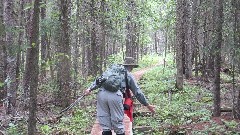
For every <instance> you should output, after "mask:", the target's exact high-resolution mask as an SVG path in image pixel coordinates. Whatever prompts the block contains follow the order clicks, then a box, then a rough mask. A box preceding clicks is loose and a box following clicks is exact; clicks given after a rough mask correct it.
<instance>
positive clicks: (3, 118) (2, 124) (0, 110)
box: [0, 63, 240, 135]
mask: <svg viewBox="0 0 240 135" xmlns="http://www.w3.org/2000/svg"><path fill="white" fill-rule="evenodd" d="M160 64H163V63H160ZM155 66H158V65H154V66H151V67H148V68H144V69H141V70H138V71H135V72H134V73H133V74H134V76H135V79H136V80H139V79H140V78H141V77H142V75H143V74H144V73H146V72H147V71H149V70H151V69H152V68H154V67H155ZM184 81H185V82H187V83H188V84H191V85H200V86H201V87H203V88H207V89H209V91H211V87H212V86H211V83H209V82H202V81H198V79H197V78H192V79H189V80H184ZM237 84H240V82H238V83H237ZM221 88H223V89H224V92H221V106H222V107H223V108H229V107H231V106H232V99H231V97H232V95H231V94H232V90H231V89H232V88H231V83H225V82H221ZM222 93H223V94H222ZM40 99H42V100H44V101H49V103H50V104H51V99H53V98H52V97H48V96H47V95H45V96H43V97H41V98H40ZM44 101H41V102H44ZM39 108H40V109H39V111H40V113H39V114H43V115H42V116H39V117H40V118H41V117H43V116H44V114H45V115H46V116H47V117H48V118H44V119H45V120H46V121H47V122H48V123H55V122H56V120H55V119H51V118H55V115H54V113H53V112H52V110H51V109H50V108H51V106H49V108H44V111H42V110H41V106H40V107H39ZM208 109H210V110H211V109H212V108H208ZM230 109H231V108H230ZM17 111H18V115H17V116H14V117H13V116H10V115H6V112H5V108H4V105H3V104H0V135H7V134H6V129H7V128H8V127H9V123H12V122H15V123H17V122H18V121H26V118H27V112H26V111H20V110H17ZM225 111H226V112H222V113H221V116H220V117H212V118H211V119H210V120H206V121H204V122H198V121H197V120H198V118H196V122H194V124H188V125H180V126H177V127H170V128H171V129H170V130H172V131H173V134H176V133H177V132H178V131H183V130H184V131H186V132H185V133H184V134H187V135H192V134H193V131H201V130H206V128H209V129H210V128H212V126H213V124H214V127H216V125H217V126H218V128H220V129H219V130H221V128H224V129H226V130H229V129H230V130H231V128H233V127H231V124H229V123H230V122H232V121H235V122H236V123H238V125H237V130H236V129H234V130H235V131H238V132H240V125H239V123H240V121H239V120H236V119H233V118H232V112H231V110H230V111H229V109H225ZM41 120H42V118H41ZM41 120H39V119H38V123H40V122H41ZM125 122H126V125H127V124H129V121H128V120H125ZM227 122H228V123H227ZM93 127H94V125H93ZM143 128H144V127H143ZM234 128H236V127H234ZM126 130H131V129H126ZM174 131H176V132H175V133H174ZM92 132H98V133H99V132H101V129H100V127H99V126H95V127H94V128H93V129H92ZM173 134H172V135H173ZM207 134H209V135H211V134H212V133H211V132H208V133H207ZM92 135H96V134H92Z"/></svg>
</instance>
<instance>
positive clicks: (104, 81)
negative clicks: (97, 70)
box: [97, 64, 126, 92]
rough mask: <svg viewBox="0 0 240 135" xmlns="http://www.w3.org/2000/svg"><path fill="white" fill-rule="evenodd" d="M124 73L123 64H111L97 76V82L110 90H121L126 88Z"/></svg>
mask: <svg viewBox="0 0 240 135" xmlns="http://www.w3.org/2000/svg"><path fill="white" fill-rule="evenodd" d="M125 73H126V69H125V68H124V66H123V65H118V64H113V65H111V66H110V67H108V68H107V70H106V71H105V72H103V74H102V75H101V76H100V77H98V79H97V84H99V85H101V87H103V88H104V89H106V90H108V91H111V92H116V91H118V90H121V91H123V90H125V88H126V82H125Z"/></svg>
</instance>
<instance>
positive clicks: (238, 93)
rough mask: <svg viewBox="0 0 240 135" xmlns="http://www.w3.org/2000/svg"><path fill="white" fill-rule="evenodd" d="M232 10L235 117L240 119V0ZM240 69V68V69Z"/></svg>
mask: <svg viewBox="0 0 240 135" xmlns="http://www.w3.org/2000/svg"><path fill="white" fill-rule="evenodd" d="M232 8H233V10H232V12H233V18H234V25H233V32H234V37H233V39H234V48H233V56H232V57H233V58H232V59H233V63H232V70H233V71H232V72H233V75H232V76H233V117H234V118H235V119H240V88H239V87H236V86H237V85H236V80H235V72H236V71H237V69H236V67H237V64H240V61H239V59H240V56H239V54H238V55H236V49H239V48H240V24H239V22H240V1H239V0H232ZM239 71H240V69H239Z"/></svg>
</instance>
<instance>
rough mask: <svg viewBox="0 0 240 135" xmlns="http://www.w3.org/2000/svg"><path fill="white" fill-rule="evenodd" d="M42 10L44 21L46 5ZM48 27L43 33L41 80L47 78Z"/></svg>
mask: <svg viewBox="0 0 240 135" xmlns="http://www.w3.org/2000/svg"><path fill="white" fill-rule="evenodd" d="M42 2H43V3H44V4H46V0H42ZM40 12H41V20H42V21H44V19H45V18H46V7H45V6H43V7H41V9H40ZM45 31H46V29H45V28H44V27H43V28H42V34H41V70H40V71H41V72H40V76H41V81H43V79H44V78H46V63H47V46H48V44H47V32H45Z"/></svg>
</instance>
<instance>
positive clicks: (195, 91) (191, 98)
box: [134, 61, 212, 134]
mask: <svg viewBox="0 0 240 135" xmlns="http://www.w3.org/2000/svg"><path fill="white" fill-rule="evenodd" d="M175 72H176V71H175V67H174V63H171V61H167V64H166V66H165V67H163V65H159V66H157V67H155V68H154V69H152V70H150V71H149V72H147V73H145V74H144V75H143V77H142V79H141V80H140V86H141V88H142V90H143V91H144V93H145V94H146V95H147V97H148V99H149V102H150V103H151V104H153V105H155V106H156V115H155V116H153V117H137V118H135V121H134V125H135V126H151V127H153V128H155V129H157V130H155V131H156V132H159V134H168V133H167V132H171V131H169V129H171V128H176V127H181V126H183V125H188V124H194V123H197V122H200V121H206V120H210V118H211V112H210V111H209V110H208V109H207V108H209V107H210V106H211V103H212V100H211V97H212V95H211V93H210V92H209V91H207V90H205V89H203V88H201V87H198V86H194V85H191V84H188V83H185V84H184V89H183V90H181V91H180V90H176V89H175ZM207 98H209V99H210V100H207V101H205V100H204V99H207ZM160 129H163V130H161V131H159V130H160ZM178 132H183V131H181V130H179V131H178Z"/></svg>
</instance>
